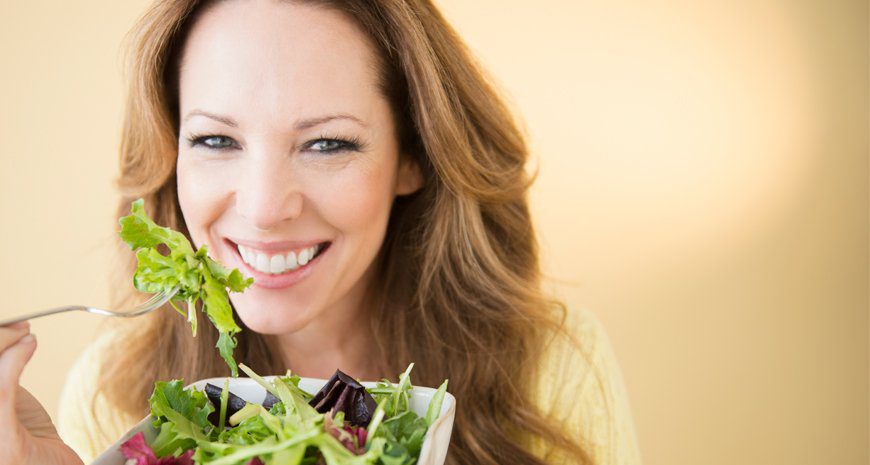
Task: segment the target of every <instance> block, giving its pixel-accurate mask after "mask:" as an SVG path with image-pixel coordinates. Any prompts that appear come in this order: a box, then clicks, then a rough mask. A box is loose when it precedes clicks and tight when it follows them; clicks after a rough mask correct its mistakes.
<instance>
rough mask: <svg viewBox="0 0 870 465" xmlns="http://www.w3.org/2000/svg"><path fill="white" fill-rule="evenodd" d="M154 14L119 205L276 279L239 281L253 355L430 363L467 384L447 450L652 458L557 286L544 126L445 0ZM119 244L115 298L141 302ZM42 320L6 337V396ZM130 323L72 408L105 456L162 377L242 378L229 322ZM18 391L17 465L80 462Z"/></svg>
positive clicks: (8, 414)
mask: <svg viewBox="0 0 870 465" xmlns="http://www.w3.org/2000/svg"><path fill="white" fill-rule="evenodd" d="M135 31H136V34H135V35H134V36H133V39H134V48H133V49H132V51H133V54H132V55H131V57H130V58H131V60H130V63H131V68H130V69H131V71H132V76H131V77H132V79H131V88H130V94H129V99H130V100H129V102H128V106H127V115H126V119H125V125H124V133H123V143H122V147H121V161H122V165H121V166H122V174H121V179H120V187H121V191H122V194H123V195H122V197H123V199H122V201H121V210H120V212H121V213H122V214H124V213H126V211H127V208H129V204H130V201H131V200H132V199H135V198H138V197H144V198H145V199H146V205H147V206H149V207H150V208H149V210H150V213H151V214H152V216H153V217H154V218H155V220H156V221H157V222H158V223H160V224H164V225H168V226H170V227H173V228H176V229H179V230H181V231H184V232H185V233H186V234H188V235H189V237H190V238H191V239H192V241H193V242H194V244H196V245H197V246H201V245H207V246H208V247H209V252H210V254H211V255H212V256H213V257H214V258H216V259H217V260H218V261H220V262H222V263H224V264H226V265H228V266H230V267H237V268H240V269H242V270H243V272H245V273H246V274H248V275H250V276H253V277H254V278H255V285H254V286H253V287H252V288H251V289H249V290H248V291H246V292H245V293H244V294H233V295H231V299H232V303H233V306H234V309H235V311H236V313H237V314H238V317H239V319H240V320H241V323H242V324H243V327H244V330H243V332H242V333H241V335H240V336H239V346H238V348H237V351H236V357H237V359H239V360H241V361H244V362H245V363H246V364H248V365H250V366H252V368H254V370H255V371H257V372H260V373H279V372H284V371H285V370H286V369H288V368H289V369H291V370H293V371H294V372H295V373H298V374H300V375H302V376H310V377H326V376H328V375H329V374H330V373H331V372H332V371H334V370H335V369H336V368H340V369H342V370H343V371H346V372H348V373H350V374H352V375H353V376H354V377H357V378H363V379H378V378H381V377H385V376H389V377H393V376H395V374H396V373H398V372H399V371H401V369H402V368H403V367H405V366H406V365H407V363H408V362H410V361H415V362H417V366H416V368H415V370H414V381H415V383H416V384H419V385H435V384H436V383H438V382H439V381H440V380H442V379H444V378H449V379H450V387H451V389H450V390H451V392H452V393H453V394H454V395H455V396H456V398H457V399H458V402H459V405H458V408H457V417H456V423H455V428H454V433H453V438H452V442H451V446H450V452H449V456H448V463H456V464H459V463H468V464H472V463H473V464H477V463H486V464H502V465H503V464H529V463H597V464H604V463H638V459H637V449H636V444H635V440H634V433H633V429H632V425H631V420H630V416H629V414H628V408H627V402H626V400H625V395H624V391H623V388H622V382H621V379H620V375H619V372H618V368H617V367H616V364H615V362H614V360H613V355H612V352H611V351H610V348H609V345H608V342H607V339H606V336H604V334H603V332H602V331H601V329H600V327H599V325H598V324H597V323H596V321H595V320H594V318H593V317H591V315H589V314H585V313H566V312H565V311H564V308H563V306H562V305H561V304H559V303H558V302H556V301H553V300H551V299H549V298H547V297H546V296H545V295H544V294H543V293H542V291H541V285H540V273H539V267H538V253H537V246H536V243H535V238H534V232H533V229H532V225H531V220H530V215H529V211H528V206H527V198H526V195H527V190H528V187H529V185H530V183H531V180H530V178H529V177H528V176H527V175H526V172H525V171H524V166H525V162H526V159H527V149H526V145H525V142H524V140H523V138H522V136H521V134H520V131H519V130H518V129H517V127H516V125H515V123H514V121H513V120H512V119H511V117H510V114H509V112H508V110H507V109H506V108H505V106H504V105H503V104H502V102H501V101H500V100H499V98H498V97H497V95H496V93H495V92H494V91H493V90H492V88H491V87H490V86H489V84H488V83H487V80H486V78H485V77H484V76H483V74H482V73H481V71H480V70H479V69H478V68H477V67H476V66H475V64H474V62H473V61H472V59H471V58H470V56H469V54H468V52H467V50H466V49H465V48H464V46H463V45H462V43H461V42H460V40H459V39H458V38H457V37H456V35H455V33H454V32H453V30H452V29H451V28H450V27H449V26H448V25H447V24H446V23H445V21H444V19H443V18H442V17H441V15H440V14H439V12H438V11H437V10H436V9H435V7H434V6H432V5H431V4H430V3H428V2H426V1H408V0H379V1H371V0H348V1H309V2H305V1H296V2H277V1H265V0H263V1H247V2H242V1H232V0H230V1H220V2H205V1H195V0H189V1H179V0H160V1H157V2H156V3H155V4H154V5H153V7H152V8H151V9H150V10H149V11H148V13H147V14H146V15H145V16H144V17H143V19H142V20H141V21H140V23H139V24H138V25H137V27H136V29H135ZM121 254H122V255H121V256H122V257H124V260H125V262H126V266H125V269H124V270H123V272H122V273H119V277H120V278H119V283H118V285H117V287H116V290H117V291H118V292H119V293H120V294H119V295H118V296H117V298H116V299H115V301H116V302H115V303H116V305H117V306H122V305H124V304H125V303H126V302H128V301H129V299H130V298H132V296H133V295H135V292H134V291H132V287H131V286H130V284H129V283H130V276H131V274H132V270H133V260H134V258H133V255H132V254H131V253H130V252H129V250H123V251H122V252H121ZM27 333H28V330H27V328H26V327H25V326H22V327H18V328H12V329H3V332H2V333H0V336H2V340H0V348H2V349H4V351H3V352H2V354H0V377H2V378H0V383H2V387H0V393H3V392H6V393H9V392H14V391H15V388H16V383H17V381H18V377H19V375H20V372H21V369H22V367H23V366H24V364H25V363H26V360H27V359H28V357H29V356H30V354H32V352H33V350H34V349H35V342H33V341H30V340H28V339H27V338H26V337H25V334H27ZM119 334H120V336H109V335H107V336H106V337H104V338H102V339H101V340H99V341H96V342H95V343H94V344H93V345H92V347H91V348H90V349H89V350H88V351H87V352H86V353H85V354H84V355H83V356H82V358H81V359H80V360H79V362H78V363H77V364H76V366H75V367H74V368H73V370H72V372H71V375H70V380H69V383H68V385H67V387H66V389H65V393H64V397H63V399H62V402H61V404H62V407H61V409H62V410H61V412H60V415H59V424H60V427H61V430H62V432H63V433H64V437H65V439H66V440H67V441H68V442H69V443H70V446H72V448H73V449H75V450H76V451H77V452H78V454H79V455H80V456H81V457H82V458H84V459H85V460H90V459H91V458H92V457H93V455H94V454H96V453H98V452H99V451H101V450H102V449H104V448H105V447H107V446H108V445H109V444H111V443H112V442H113V441H114V440H116V439H117V438H118V437H119V436H120V435H121V434H122V433H123V432H124V431H126V430H127V429H129V428H130V427H131V426H132V425H133V424H134V423H135V422H137V421H138V420H139V419H141V418H142V417H143V416H144V415H146V414H147V412H148V411H147V403H146V402H145V400H146V399H147V397H148V395H149V394H150V390H151V389H152V387H153V384H154V382H155V381H156V380H164V379H171V378H179V377H183V378H185V379H187V380H194V379H200V378H206V377H212V376H221V375H226V374H227V368H226V366H225V365H224V364H223V362H222V360H221V359H220V358H219V356H218V354H217V352H216V351H215V350H214V344H215V340H216V334H214V333H213V332H210V331H200V334H199V335H198V337H197V338H196V339H193V338H191V337H190V333H189V328H188V327H187V326H186V321H185V320H184V319H183V318H178V317H177V315H175V314H174V313H173V312H156V313H155V314H153V315H151V316H149V317H146V318H142V319H137V320H136V321H134V322H132V326H130V327H124V328H121V330H120V332H119ZM16 341H17V342H16ZM7 366H8V367H7ZM4 367H7V368H5V369H4ZM19 394H20V391H19ZM11 397H13V396H9V395H7V396H5V397H4V396H0V414H2V415H4V416H5V418H6V419H7V423H6V424H13V425H17V428H15V429H14V433H10V432H3V433H0V434H5V435H6V437H5V438H4V437H0V441H2V443H4V444H14V445H15V447H13V451H11V452H7V453H6V454H7V457H3V460H0V465H4V464H6V463H9V464H12V463H15V464H16V465H19V464H31V463H32V464H36V463H39V464H42V465H44V464H49V463H52V464H53V463H58V464H60V463H64V464H65V463H78V462H77V461H78V459H77V458H76V457H75V456H74V455H75V454H73V453H72V452H71V451H70V449H69V448H68V447H67V446H65V445H63V444H62V443H61V442H60V441H59V440H57V439H56V437H55V436H52V434H53V433H52V428H51V426H50V424H47V423H46V418H45V417H44V416H39V415H38V408H37V406H38V404H36V403H35V401H32V400H31V401H30V403H29V404H28V405H30V407H27V406H19V407H18V408H16V409H13V408H12V405H13V402H14V399H12V398H11ZM18 399H19V400H23V399H29V398H27V397H26V396H25V395H23V394H20V395H19V396H18ZM32 416H36V417H38V420H37V421H32V420H29V419H28V417H32ZM40 435H42V436H48V437H50V438H49V439H46V438H41V437H40ZM0 454H2V453H0ZM15 454H18V455H15ZM4 460H5V461H4Z"/></svg>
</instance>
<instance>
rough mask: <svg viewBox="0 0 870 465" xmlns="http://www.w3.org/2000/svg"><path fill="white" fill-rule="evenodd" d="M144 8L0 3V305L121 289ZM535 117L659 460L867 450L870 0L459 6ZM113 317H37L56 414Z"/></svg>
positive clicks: (543, 175) (540, 146)
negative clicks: (125, 89) (134, 45)
mask: <svg viewBox="0 0 870 465" xmlns="http://www.w3.org/2000/svg"><path fill="white" fill-rule="evenodd" d="M146 4H147V2H146V1H144V0H135V1H130V0H127V1H124V2H117V1H108V0H80V1H76V2H64V1H45V0H34V1H29V2H11V1H8V0H4V1H2V2H0V59H2V62H0V63H2V65H0V66H2V74H0V161H2V165H0V166H2V169H0V217H2V218H3V227H2V228H0V231H2V240H0V259H2V263H3V266H2V267H0V282H2V283H3V288H4V291H5V292H4V297H5V298H4V303H3V305H2V308H0V317H5V316H9V315H14V314H18V313H22V312H28V311H32V310H37V309H41V308H44V307H49V306H54V305H61V304H68V303H74V302H83V303H84V302H87V303H94V304H105V303H106V300H107V288H106V274H107V271H108V269H109V267H108V264H109V261H110V254H109V249H108V247H107V246H106V244H107V242H108V241H109V238H110V237H111V235H112V234H113V231H114V219H113V218H112V211H113V206H114V203H115V195H114V192H113V190H112V179H113V176H114V172H115V159H116V147H117V144H118V137H117V134H118V128H119V116H120V114H121V95H122V94H121V83H120V75H119V71H120V65H119V60H118V45H119V43H120V39H121V37H122V35H123V33H124V32H125V31H126V29H127V28H128V27H129V26H130V25H131V24H132V22H133V20H134V18H135V16H136V15H137V14H139V13H140V12H141V11H142V10H143V8H144V6H145V5H146ZM440 4H441V5H442V6H443V9H444V13H445V14H446V16H447V17H448V18H449V19H451V20H452V21H454V23H455V25H456V27H457V29H458V30H459V31H460V33H461V34H462V35H463V36H464V37H465V38H466V39H467V40H468V42H469V44H470V46H471V48H472V49H473V50H474V51H475V52H476V53H477V54H478V55H479V56H480V57H481V59H482V61H483V62H484V64H485V65H486V66H487V67H489V69H490V70H491V71H492V73H493V74H494V75H495V76H496V79H497V80H498V82H500V84H501V86H502V87H503V88H504V89H505V91H506V92H507V93H508V95H509V96H510V98H511V101H512V104H513V105H514V106H515V108H517V110H518V111H519V112H521V113H522V114H523V116H524V119H525V121H526V124H527V127H528V132H529V135H530V140H531V143H532V147H533V148H534V151H535V153H536V156H537V165H538V166H539V167H540V177H539V181H538V184H537V185H536V187H535V189H534V192H533V201H534V207H535V214H536V217H537V221H538V225H539V226H540V231H541V236H542V240H543V245H544V252H545V254H546V255H545V263H546V264H547V268H548V270H549V273H550V275H551V276H553V278H554V283H555V287H556V289H557V292H559V294H560V295H562V296H563V297H564V298H565V299H566V300H567V301H568V302H569V303H570V305H571V306H572V307H581V306H583V307H589V308H591V309H593V310H594V311H596V312H597V314H598V315H599V316H600V318H601V319H602V320H603V321H604V323H605V325H606V327H607V329H608V331H609V333H610V336H611V339H612V341H613V343H614V345H615V348H616V352H617V354H618V356H619V358H620V360H621V364H622V367H623V370H624V375H625V379H626V382H627V384H628V389H629V394H630V396H631V402H632V406H633V409H634V414H635V419H636V423H637V427H638V433H639V436H640V444H641V448H642V452H643V455H644V458H645V461H646V463H647V464H648V465H671V464H708V465H718V464H722V465H725V464H729V465H730V464H732V463H747V464H783V465H785V464H789V465H810V464H813V465H816V464H844V465H845V464H848V465H863V464H867V463H868V438H870V431H868V411H870V406H868V393H870V386H868V366H870V363H868V337H867V336H868V74H867V70H868V63H867V56H868V41H867V37H868V27H867V23H868V10H867V4H866V2H858V1H846V0H841V1H816V2H791V1H785V0H779V1H777V0H765V1H757V0H738V1H725V0H721V1H716V2H698V1H696V0H669V1H661V0H660V1H657V2H627V1H624V0H608V1H600V2H578V1H568V0H565V1H555V0H542V1H536V2H528V1H519V0H511V1H506V0H474V1H461V0H443V1H441V2H440ZM99 322H100V319H99V317H95V316H89V315H68V316H58V317H53V318H50V319H44V320H38V321H35V322H34V324H33V327H34V331H35V332H36V333H37V335H38V338H39V340H40V349H39V351H38V353H37V355H36V357H35V358H34V360H33V362H32V363H31V365H30V367H29V368H28V371H27V372H26V375H25V378H24V384H25V385H26V386H27V387H28V388H30V389H31V390H32V391H34V392H35V393H36V395H37V396H38V397H39V398H40V399H42V400H43V402H45V404H46V405H47V406H48V408H49V410H50V411H51V412H54V411H55V409H56V406H57V401H56V398H57V395H58V392H59V389H60V386H61V384H62V382H63V378H64V375H65V372H66V370H67V369H68V367H69V365H70V363H71V362H72V361H73V360H74V358H75V356H76V355H77V353H79V351H80V350H81V349H82V348H83V347H84V346H85V345H86V344H87V342H88V341H89V340H90V339H91V338H92V337H93V335H94V334H95V333H96V331H97V330H98V325H99Z"/></svg>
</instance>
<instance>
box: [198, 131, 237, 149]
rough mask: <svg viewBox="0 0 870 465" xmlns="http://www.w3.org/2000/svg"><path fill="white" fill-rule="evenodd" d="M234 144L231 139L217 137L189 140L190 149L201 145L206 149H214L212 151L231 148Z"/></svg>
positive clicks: (201, 137)
mask: <svg viewBox="0 0 870 465" xmlns="http://www.w3.org/2000/svg"><path fill="white" fill-rule="evenodd" d="M234 142H235V141H233V139H231V138H229V137H226V136H217V135H212V136H200V137H193V138H192V139H190V145H191V146H192V147H195V146H197V145H202V146H204V147H206V148H209V149H214V150H223V149H228V148H231V147H232V146H233V144H234Z"/></svg>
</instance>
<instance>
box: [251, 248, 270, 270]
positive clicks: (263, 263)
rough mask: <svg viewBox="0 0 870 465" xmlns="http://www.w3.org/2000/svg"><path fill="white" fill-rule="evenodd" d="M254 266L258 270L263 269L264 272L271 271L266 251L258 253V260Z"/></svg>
mask: <svg viewBox="0 0 870 465" xmlns="http://www.w3.org/2000/svg"><path fill="white" fill-rule="evenodd" d="M254 268H256V269H257V271H261V272H263V273H268V272H269V257H268V256H267V255H266V254H264V253H258V254H257V261H256V262H255V264H254Z"/></svg>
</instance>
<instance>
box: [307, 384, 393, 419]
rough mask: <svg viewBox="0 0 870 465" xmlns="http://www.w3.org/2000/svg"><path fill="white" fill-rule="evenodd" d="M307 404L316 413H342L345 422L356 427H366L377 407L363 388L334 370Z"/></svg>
mask: <svg viewBox="0 0 870 465" xmlns="http://www.w3.org/2000/svg"><path fill="white" fill-rule="evenodd" d="M308 404H309V405H311V406H312V407H314V410H317V412H318V413H326V412H328V411H330V410H333V412H334V413H337V412H344V419H345V421H347V422H349V423H350V424H352V425H356V426H368V424H369V422H370V421H371V420H372V415H373V414H374V412H375V408H376V407H377V404H375V399H373V398H372V396H371V394H369V393H368V391H366V389H365V387H363V385H362V384H360V383H358V382H357V381H356V380H355V379H353V378H351V377H350V376H348V375H347V374H345V373H343V372H342V371H341V370H335V374H333V375H332V377H331V378H329V381H327V382H326V384H324V385H323V388H321V389H320V391H317V394H315V395H314V398H312V399H311V400H310V401H309V402H308Z"/></svg>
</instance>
